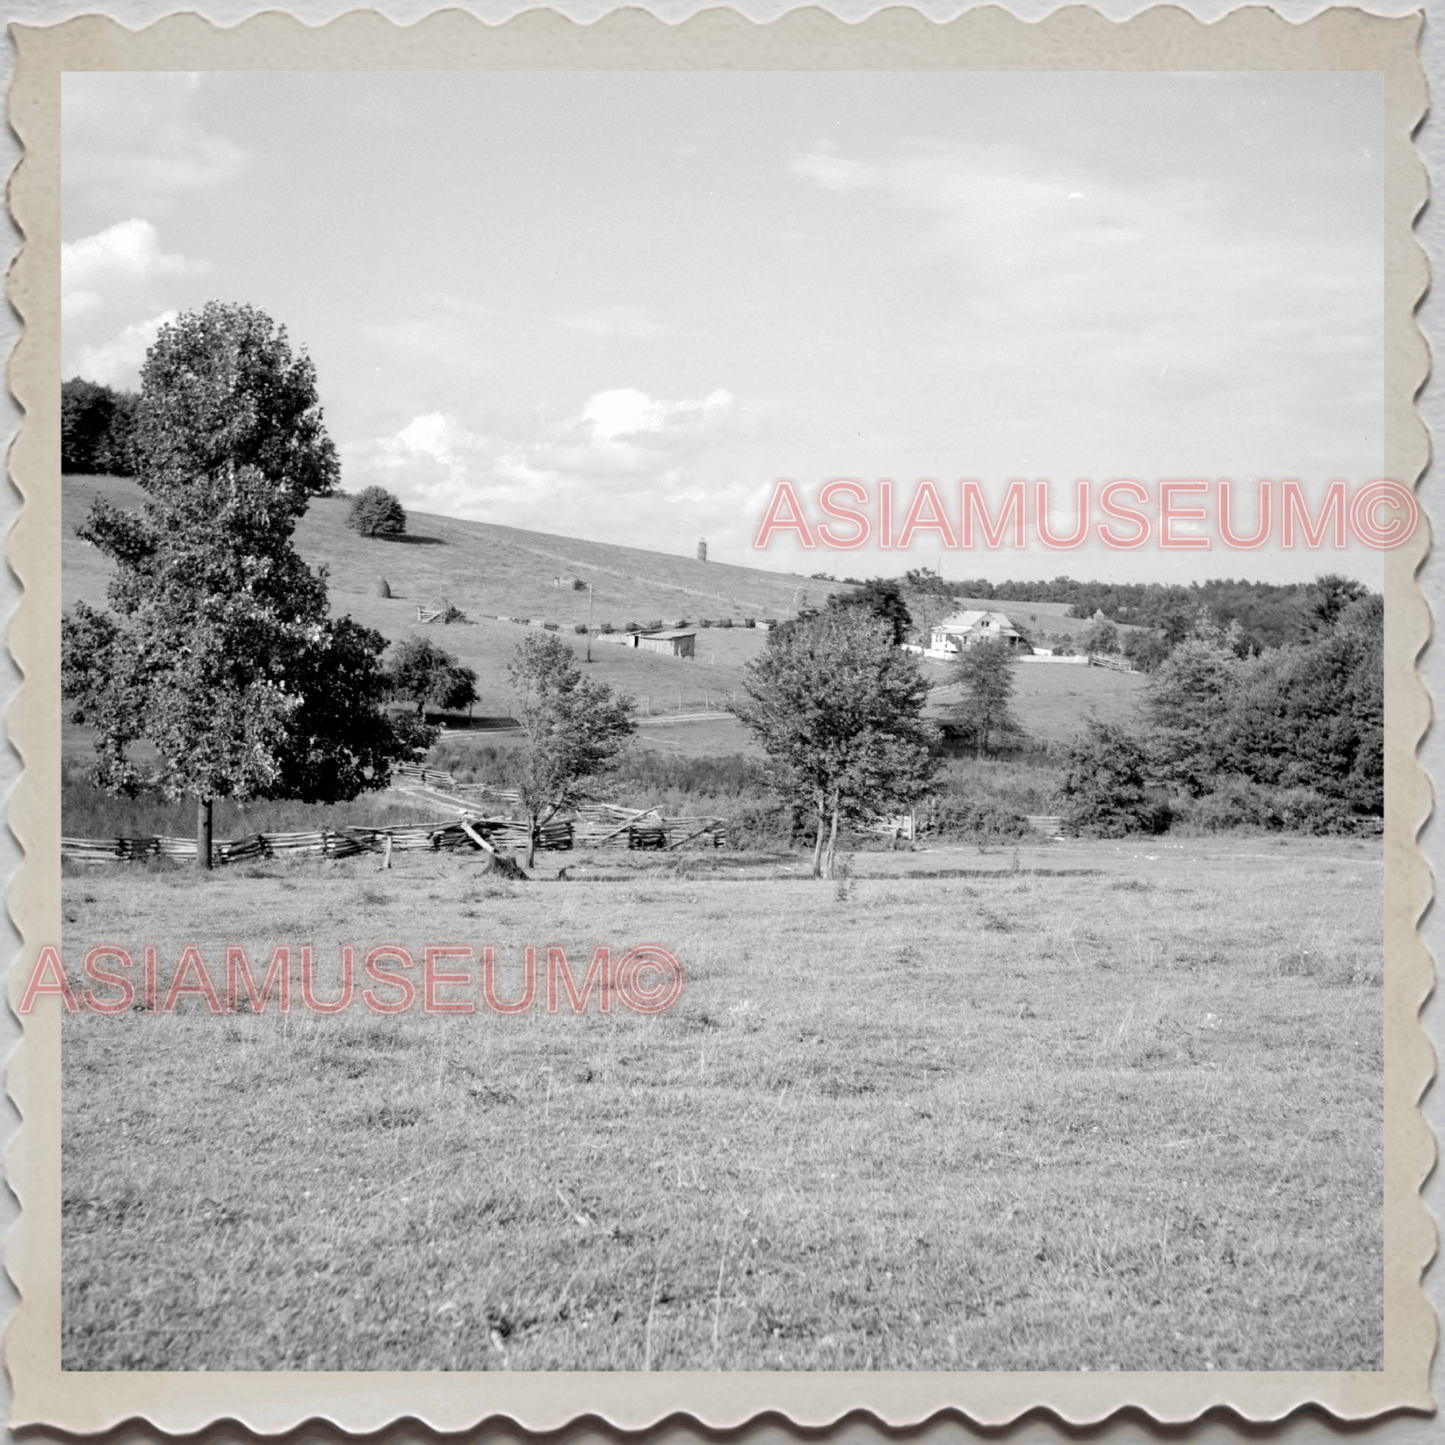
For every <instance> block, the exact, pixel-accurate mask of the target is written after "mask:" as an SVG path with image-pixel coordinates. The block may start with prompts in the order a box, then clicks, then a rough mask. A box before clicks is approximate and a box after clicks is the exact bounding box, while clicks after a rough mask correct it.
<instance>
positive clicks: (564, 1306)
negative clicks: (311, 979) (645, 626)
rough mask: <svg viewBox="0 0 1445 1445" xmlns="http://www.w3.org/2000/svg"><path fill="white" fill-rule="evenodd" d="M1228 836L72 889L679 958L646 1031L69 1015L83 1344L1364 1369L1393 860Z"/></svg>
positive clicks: (73, 1214) (439, 1359)
mask: <svg viewBox="0 0 1445 1445" xmlns="http://www.w3.org/2000/svg"><path fill="white" fill-rule="evenodd" d="M1248 847H1249V845H1248V844H1245V845H1239V844H1233V845H1228V846H1221V845H1219V844H1208V843H1205V842H1199V843H1195V842H1190V843H1189V844H1187V845H1184V846H1179V845H1169V846H1168V847H1167V848H1161V847H1158V846H1156V847H1152V848H1149V849H1148V850H1147V852H1146V851H1145V850H1143V849H1139V848H1135V847H1131V846H1129V845H1124V846H1120V845H1113V844H1092V845H1089V844H1077V845H1069V846H1068V847H1061V848H1057V849H1054V850H1052V851H1051V850H1048V849H1044V848H1037V849H1027V848H1026V849H1025V850H1024V852H1023V857H1022V859H1021V860H1020V861H1021V866H1020V868H1019V869H1018V871H1017V872H1014V871H1009V870H1010V869H1011V863H1012V859H1011V855H1008V854H1002V855H985V854H981V853H980V852H979V851H978V850H974V849H959V850H953V851H939V852H935V853H933V854H932V855H930V856H927V857H921V856H918V855H913V856H910V855H906V854H896V855H873V854H869V855H865V856H860V857H859V858H858V859H856V860H855V862H854V865H853V869H852V876H851V878H850V880H849V884H848V887H847V888H846V889H840V888H839V887H838V886H837V885H836V884H835V885H826V884H812V883H809V882H808V881H806V880H804V879H801V878H798V877H797V876H796V875H795V873H790V870H796V868H797V867H798V864H797V861H796V860H792V859H788V860H781V861H780V860H776V859H774V860H768V859H764V858H756V857H754V858H746V857H745V858H737V859H730V860H728V867H726V868H722V867H717V866H716V860H708V861H707V863H706V868H704V862H703V860H696V861H695V862H689V861H687V860H668V861H667V862H666V863H665V864H664V865H662V866H653V865H652V864H651V863H649V864H647V865H646V866H645V867H636V866H634V867H628V866H623V864H621V863H620V862H619V861H618V860H615V859H614V860H609V861H608V862H607V865H606V872H607V873H608V874H609V876H610V881H606V880H604V881H594V882H584V883H581V884H575V885H572V884H569V885H563V884H560V883H558V884H553V883H544V882H533V883H528V884H523V885H503V884H497V883H488V882H486V881H485V880H482V879H479V878H478V877H477V876H476V874H475V873H474V872H473V871H472V869H473V868H474V865H472V864H470V863H468V862H467V861H466V860H464V859H460V858H444V859H440V860H438V859H433V858H427V859H425V860H422V859H419V858H410V857H408V858H406V859H403V860H402V867H401V868H400V869H398V870H397V871H395V872H393V873H392V874H390V875H379V874H377V873H376V872H375V871H374V864H369V861H368V860H346V861H345V862H342V863H337V864H332V865H329V866H328V865H324V864H316V865H300V866H297V867H294V868H293V867H283V866H281V865H268V866H267V867H265V868H258V869H255V870H252V872H251V876H248V877H243V876H240V875H239V874H233V873H227V874H223V875H219V876H215V877H212V878H210V879H208V880H205V881H203V882H198V881H197V880H196V879H195V878H194V876H192V875H190V874H188V873H174V874H160V875H149V876H148V875H143V874H137V873H135V872H133V871H129V870H126V869H123V868H114V869H111V870H108V871H105V872H100V871H97V872H95V873H93V874H90V875H88V876H86V877H84V878H69V879H67V880H66V882H65V907H66V916H67V931H66V956H67V958H68V959H70V960H78V958H79V956H80V951H81V950H82V948H83V947H84V946H85V945H86V944H88V943H92V942H95V941H97V940H99V939H102V938H103V939H107V940H118V941H120V942H122V943H125V944H127V945H128V946H132V947H138V946H139V945H140V944H141V943H143V942H155V943H158V944H159V945H160V946H161V949H162V957H163V959H164V960H165V961H166V968H167V969H168V968H169V967H170V966H171V965H172V964H173V963H174V960H175V958H176V955H177V952H178V948H179V946H180V945H181V944H182V943H184V942H190V941H196V942H198V943H200V944H201V945H202V946H203V948H204V949H205V951H206V955H207V957H208V959H210V960H211V961H212V963H213V965H214V964H216V963H218V962H219V960H220V957H221V951H222V946H223V945H224V944H226V943H229V942H235V941H237V940H240V941H242V942H245V943H246V944H247V945H248V946H249V948H250V951H251V955H252V958H253V960H256V959H258V958H259V957H261V956H264V955H265V954H266V953H268V952H269V949H270V947H271V946H272V945H274V944H276V943H280V942H290V943H292V944H293V945H294V944H298V943H300V942H302V941H304V940H309V941H312V942H314V943H315V944H316V945H317V947H318V949H319V950H320V956H321V957H322V959H324V960H325V961H326V962H327V964H328V966H331V965H334V960H335V958H336V951H335V950H336V947H337V945H338V944H339V943H342V942H348V943H353V944H356V945H358V946H361V947H365V946H367V945H369V944H376V943H379V942H390V941H402V942H405V943H406V944H408V945H410V946H412V947H413V948H414V949H417V950H419V949H420V947H421V945H423V944H425V943H428V942H432V943H445V942H454V941H457V940H463V941H465V942H468V943H472V944H480V943H483V942H486V943H493V944H495V945H497V946H498V948H499V956H500V958H501V960H502V963H503V968H504V978H503V986H504V988H505V989H506V990H507V991H508V992H511V991H512V990H513V989H514V988H515V986H516V983H517V974H518V966H519V965H518V960H519V958H520V949H521V946H522V945H523V944H524V943H535V944H552V943H555V944H561V945H563V946H565V947H566V949H567V951H568V954H569V956H570V957H571V958H572V960H573V961H574V964H575V965H578V966H579V971H580V965H582V964H584V963H585V960H586V958H587V956H588V955H589V954H590V951H591V949H592V947H593V946H594V945H596V944H597V943H601V942H608V943H612V944H614V945H618V946H620V945H625V944H628V943H633V942H638V941H641V940H643V939H647V940H651V941H656V942H659V943H663V944H665V945H667V946H668V947H669V948H671V949H672V950H673V951H674V952H676V953H677V954H678V955H679V956H680V957H681V958H682V960H683V961H684V963H685V965H686V967H687V970H688V973H687V987H686V991H685V993H684V995H683V998H682V1000H681V1002H680V1004H679V1005H678V1007H677V1008H676V1009H675V1010H674V1011H673V1012H672V1013H670V1014H668V1015H665V1016H663V1017H660V1018H656V1019H643V1018H639V1017H637V1016H635V1015H633V1014H631V1013H628V1012H627V1011H625V1010H621V1011H618V1012H615V1013H613V1014H611V1015H609V1016H605V1017H604V1016H599V1015H597V1014H596V1013H595V1012H594V1013H589V1014H588V1015H586V1016H584V1017H573V1016H571V1015H570V1014H567V1013H564V1014H560V1015H558V1016H548V1015H546V1014H545V1013H544V1012H542V1011H541V1010H540V1008H538V1009H534V1010H533V1011H532V1012H531V1013H528V1014H524V1015H521V1016H517V1017H509V1018H503V1017H498V1016H495V1015H493V1014H490V1013H487V1012H485V1011H479V1012H477V1013H476V1014H474V1015H472V1016H469V1017H452V1018H438V1017H421V1016H417V1015H408V1016H404V1017H400V1018H381V1017H378V1016H375V1015H372V1014H369V1013H367V1012H366V1011H364V1010H360V1009H358V1010H356V1011H353V1012H351V1013H349V1014H346V1015H342V1016H339V1017H334V1018H330V1019H326V1018H318V1017H315V1016H312V1015H309V1014H307V1013H305V1012H297V1013H293V1014H292V1015H291V1016H290V1017H289V1018H288V1019H281V1018H278V1017H276V1016H274V1015H272V1014H265V1015H261V1016H256V1015H252V1014H249V1013H248V1014H241V1015H231V1016H223V1017H216V1018H212V1017H210V1016H209V1015H207V1014H206V1013H204V1012H203V1011H200V1012H198V1011H196V1010H195V1009H194V1008H193V1007H192V1006H190V1005H186V1006H184V1007H183V1012H182V1013H181V1014H179V1015H177V1016H175V1017H163V1016H157V1015H151V1014H144V1013H138V1012H132V1013H127V1014H124V1015H122V1016H119V1017H114V1018H102V1017H97V1016H92V1015H84V1016H78V1017H76V1018H74V1019H71V1020H68V1021H67V1023H66V1032H65V1045H64V1087H65V1135H64V1141H63V1149H64V1174H63V1186H64V1223H63V1250H64V1316H63V1327H64V1339H63V1349H64V1356H63V1359H64V1364H65V1367H66V1368H69V1369H144V1370H159V1369H265V1370H271V1369H428V1368H434V1369H525V1370H531V1369H569V1370H570V1369H640V1368H643V1367H644V1366H648V1367H650V1368H654V1369H712V1368H726V1369H866V1368H876V1369H894V1368H897V1369H1041V1370H1049V1369H1071V1368H1078V1367H1082V1366H1088V1367H1089V1368H1092V1369H1109V1368H1120V1369H1205V1368H1214V1369H1311V1370H1314V1369H1331V1370H1339V1369H1378V1368H1380V1367H1381V1361H1382V1349H1383V1345H1382V1339H1383V1324H1382V1246H1383V1239H1382V1144H1381V1138H1382V1136H1381V1112H1382V1097H1381V1093H1382V1091H1381V1070H1382V1034H1381V994H1380V990H1379V989H1378V987H1376V986H1375V985H1377V984H1378V982H1379V978H1380V959H1381V888H1380V866H1379V865H1380V859H1379V849H1378V846H1376V845H1370V844H1365V843H1360V842H1353V841H1351V842H1348V843H1346V842H1338V841H1332V842H1330V843H1328V844H1324V843H1307V842H1291V843H1289V844H1287V845H1285V846H1273V847H1271V848H1270V849H1269V850H1268V851H1267V853H1266V854H1264V855H1263V856H1260V855H1259V853H1258V850H1257V849H1256V851H1255V853H1253V854H1248V855H1246V849H1247V848H1248ZM628 862H630V864H632V865H640V864H641V863H642V860H640V859H638V858H633V859H631V860H628ZM579 865H581V867H580V872H581V874H582V876H583V877H584V878H586V877H592V878H598V877H599V876H600V874H601V873H602V872H603V871H604V870H603V869H601V868H597V869H591V870H589V869H588V868H587V867H586V866H585V860H576V859H574V860H572V861H571V862H570V863H569V872H577V871H579ZM989 869H998V870H1000V871H997V872H993V873H986V872H985V870H989ZM1042 869H1049V870H1057V871H1056V872H1053V873H1045V872H1041V871H1040V870H1042ZM910 870H916V871H919V872H924V873H927V872H931V873H933V874H934V875H935V876H932V877H914V876H909V873H910ZM950 873H951V874H953V875H954V876H943V875H948V874H950ZM961 874H967V875H970V876H958V875H961ZM981 875H982V876H981Z"/></svg>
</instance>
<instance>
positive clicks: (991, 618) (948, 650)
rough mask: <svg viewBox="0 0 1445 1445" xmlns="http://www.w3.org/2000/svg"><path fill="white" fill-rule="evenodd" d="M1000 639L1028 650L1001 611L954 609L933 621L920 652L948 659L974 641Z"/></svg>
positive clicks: (1005, 643)
mask: <svg viewBox="0 0 1445 1445" xmlns="http://www.w3.org/2000/svg"><path fill="white" fill-rule="evenodd" d="M999 641H1001V642H1003V644H1004V646H1006V647H1010V648H1022V649H1024V650H1025V651H1028V650H1029V648H1028V643H1027V642H1025V640H1024V638H1023V635H1022V634H1021V633H1020V632H1019V630H1018V628H1016V627H1015V626H1014V625H1013V623H1012V622H1010V621H1009V620H1008V618H1007V617H1006V616H1004V614H1003V613H1002V612H981V611H968V612H955V613H954V614H953V615H952V616H951V617H945V618H944V619H943V621H942V622H939V623H937V624H935V626H934V628H933V631H932V633H931V634H930V635H929V639H928V646H927V647H925V648H924V649H923V655H924V656H925V657H935V658H940V659H943V660H947V659H948V658H951V657H956V656H957V655H958V654H959V653H960V652H962V651H963V649H964V648H965V647H972V646H973V645H974V644H975V643H978V642H999Z"/></svg>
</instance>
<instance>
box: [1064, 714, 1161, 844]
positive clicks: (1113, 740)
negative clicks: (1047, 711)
mask: <svg viewBox="0 0 1445 1445" xmlns="http://www.w3.org/2000/svg"><path fill="white" fill-rule="evenodd" d="M1148 770H1149V759H1148V754H1147V753H1146V752H1145V749H1144V745H1143V743H1142V742H1141V741H1140V740H1139V739H1138V738H1137V737H1135V736H1134V735H1133V734H1132V733H1130V732H1128V731H1126V730H1125V729H1124V728H1122V727H1118V726H1116V725H1115V724H1112V723H1102V722H1100V721H1099V720H1098V719H1097V718H1090V719H1089V721H1088V723H1087V725H1086V728H1085V731H1084V734H1083V736H1082V737H1081V738H1079V739H1078V740H1077V741H1076V742H1075V743H1074V744H1073V745H1072V746H1071V747H1069V748H1068V750H1067V751H1066V752H1065V754H1064V780H1063V782H1062V784H1061V785H1060V787H1059V812H1060V816H1061V817H1062V818H1063V820H1064V824H1065V826H1066V827H1069V828H1071V829H1072V830H1073V831H1074V832H1076V833H1081V834H1083V835H1084V836H1086V837H1090V838H1122V837H1124V836H1125V835H1127V834H1129V833H1161V832H1163V831H1164V829H1165V828H1167V827H1168V826H1169V819H1170V811H1169V807H1168V804H1167V803H1165V802H1164V801H1162V800H1161V799H1160V798H1158V797H1156V796H1154V795H1152V794H1151V793H1150V792H1149V791H1148V788H1147V779H1148Z"/></svg>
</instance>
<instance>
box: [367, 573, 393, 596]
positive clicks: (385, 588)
mask: <svg viewBox="0 0 1445 1445" xmlns="http://www.w3.org/2000/svg"><path fill="white" fill-rule="evenodd" d="M371 595H372V596H373V597H390V596H391V585H390V584H389V583H388V582H387V580H386V578H385V577H378V578H377V579H376V581H375V582H373V583H372V584H371Z"/></svg>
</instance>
